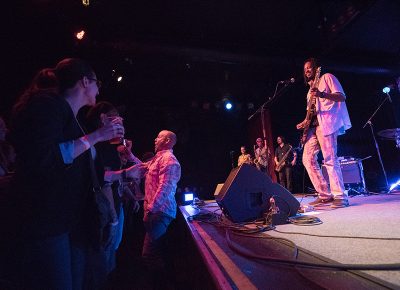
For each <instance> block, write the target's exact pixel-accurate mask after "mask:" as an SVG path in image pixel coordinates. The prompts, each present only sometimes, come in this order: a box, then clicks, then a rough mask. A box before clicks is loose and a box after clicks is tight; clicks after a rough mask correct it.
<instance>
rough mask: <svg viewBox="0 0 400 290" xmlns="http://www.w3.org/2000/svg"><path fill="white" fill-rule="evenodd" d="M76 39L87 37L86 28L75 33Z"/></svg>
mask: <svg viewBox="0 0 400 290" xmlns="http://www.w3.org/2000/svg"><path fill="white" fill-rule="evenodd" d="M75 37H76V39H78V40H82V39H83V38H84V37H85V30H81V31H79V32H77V33H76V34H75Z"/></svg>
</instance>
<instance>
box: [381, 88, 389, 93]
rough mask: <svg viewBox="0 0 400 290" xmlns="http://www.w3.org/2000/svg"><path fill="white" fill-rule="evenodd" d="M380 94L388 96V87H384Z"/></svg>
mask: <svg viewBox="0 0 400 290" xmlns="http://www.w3.org/2000/svg"><path fill="white" fill-rule="evenodd" d="M382 92H384V93H385V94H388V93H389V92H390V88H389V87H384V88H383V89H382Z"/></svg>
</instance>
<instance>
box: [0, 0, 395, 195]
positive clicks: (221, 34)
mask: <svg viewBox="0 0 400 290" xmlns="http://www.w3.org/2000/svg"><path fill="white" fill-rule="evenodd" d="M10 5H12V7H10V8H11V10H9V11H5V13H4V15H6V17H5V18H3V21H4V24H3V25H2V31H3V32H2V44H3V51H4V52H3V57H2V69H1V71H2V85H3V95H2V96H1V107H0V110H1V114H2V115H4V116H5V117H6V119H7V118H8V117H9V112H10V108H11V106H12V104H13V102H14V101H15V98H16V97H17V96H18V95H19V94H20V93H21V91H22V90H23V89H24V88H25V87H26V85H27V84H28V83H29V81H30V79H31V78H32V77H33V75H34V73H35V72H36V71H37V70H39V69H41V68H43V67H53V66H54V65H55V64H56V63H57V62H58V61H59V60H60V59H62V58H64V57H71V56H74V57H81V58H85V59H87V60H89V61H90V62H91V63H92V64H93V65H94V67H95V68H96V71H97V74H98V78H99V79H101V80H102V81H103V83H104V86H103V88H102V90H101V94H100V96H99V99H101V100H108V101H111V102H113V103H114V104H115V105H124V106H126V112H125V115H124V118H125V126H126V129H127V134H126V135H127V137H128V138H130V139H132V140H133V150H134V153H135V154H136V155H137V156H139V157H140V156H141V155H142V154H143V153H144V152H146V151H152V150H153V140H154V138H155V136H156V135H157V133H158V132H159V131H160V130H162V129H170V130H173V131H175V132H176V133H177V135H178V139H179V143H178V144H177V146H176V148H175V153H176V155H177V157H178V159H179V160H180V161H181V164H182V172H183V176H182V180H181V182H180V187H181V188H184V187H187V186H188V187H196V188H197V190H198V191H200V193H201V195H202V196H201V197H204V198H206V197H209V196H210V195H212V193H213V191H214V188H215V186H216V184H217V183H221V182H224V180H225V179H226V177H227V176H228V174H229V171H230V169H231V163H232V162H231V157H230V152H231V151H235V152H234V161H235V163H236V160H237V156H238V155H239V151H240V146H241V145H247V146H248V148H249V149H252V147H253V144H254V143H255V138H256V137H258V136H261V121H260V118H259V114H257V115H255V117H254V118H252V119H251V120H250V121H249V120H248V118H249V116H251V115H252V114H253V113H254V112H255V111H256V110H257V109H258V108H259V107H260V105H261V104H263V103H264V102H266V101H267V100H268V99H269V98H270V97H272V96H273V93H274V91H275V87H276V84H277V82H278V81H280V80H285V79H290V78H291V77H294V78H295V79H296V82H295V83H294V84H291V85H290V86H288V87H287V88H286V89H285V90H284V91H283V92H282V94H281V95H280V96H279V97H277V98H276V99H274V101H273V102H270V103H269V104H268V106H267V108H268V110H269V113H270V124H268V126H269V127H270V128H271V132H270V133H271V135H272V139H273V140H269V143H270V144H271V145H272V144H273V146H274V147H275V146H276V143H275V139H276V136H278V135H284V136H286V137H287V140H288V141H289V142H290V143H292V144H293V145H295V146H297V144H298V140H299V135H300V132H298V131H297V130H296V129H295V125H296V124H297V123H298V122H300V121H301V120H302V119H303V118H304V116H305V94H306V87H305V85H304V83H303V80H302V68H303V61H304V60H305V59H306V58H308V57H310V56H316V57H319V58H320V59H321V61H322V70H323V72H327V71H329V72H331V73H333V74H335V75H336V76H337V77H338V79H339V80H340V82H341V83H342V85H343V88H344V90H345V92H346V95H347V97H348V99H347V106H348V109H349V113H350V118H351V121H352V123H353V128H352V129H350V130H349V131H348V133H347V134H346V135H344V136H342V137H340V138H339V152H338V155H339V156H353V157H355V158H365V157H368V156H372V158H369V159H367V160H365V161H364V162H363V165H364V174H365V177H366V183H367V187H368V189H370V190H376V191H378V190H381V189H382V188H383V187H384V186H385V181H384V179H383V174H382V169H381V167H380V164H379V159H378V158H377V151H376V149H375V146H374V143H373V139H372V135H371V130H370V129H369V127H368V126H367V127H366V128H363V125H364V124H365V122H366V121H367V120H368V118H369V117H370V116H371V115H372V113H373V112H374V110H375V109H376V108H377V107H378V106H379V104H380V103H381V102H382V101H383V100H384V98H385V97H386V95H384V94H383V93H382V88H383V87H384V86H385V85H388V84H393V83H394V80H395V77H397V76H399V75H400V37H399V31H400V17H399V15H400V2H399V1H395V0H393V1H389V0H381V1H368V0H365V1H328V0H321V1H311V0H307V1H239V0H237V1H221V0H219V1H208V0H202V1H190V0H186V1H119V0H113V1H112V0H107V1H106V0H102V1H101V0H99V1H96V0H90V5H89V6H88V7H84V6H83V5H82V2H81V1H79V0H76V1H49V0H30V1H24V2H18V1H17V2H13V3H12V4H10ZM82 29H84V30H85V31H86V35H85V38H84V39H83V40H82V41H78V40H76V38H75V37H74V34H75V33H76V32H77V31H80V30H82ZM119 74H122V75H123V77H124V78H123V81H122V82H120V83H118V82H116V79H115V78H116V76H117V75H119ZM280 88H281V86H280ZM391 96H392V99H393V103H390V102H388V101H386V102H385V103H384V104H383V106H382V107H381V108H380V110H379V111H378V113H377V115H376V116H375V117H374V119H373V124H374V128H375V133H378V132H379V131H380V130H384V129H390V128H399V127H400V124H399V123H396V121H395V116H396V115H397V118H399V117H398V115H399V110H400V109H399V102H400V101H399V94H398V92H391ZM224 98H229V99H230V100H232V101H233V102H234V109H233V110H232V111H229V112H228V111H226V110H224V108H223V106H222V105H223V99H224ZM378 142H379V146H380V148H381V154H382V159H383V163H384V165H385V169H386V171H387V175H388V179H389V183H390V182H394V181H396V180H397V178H399V176H400V172H399V159H400V158H399V157H400V153H399V152H400V150H399V149H397V148H396V147H395V143H394V141H393V140H382V138H378ZM250 151H252V150H250ZM297 175H298V176H297V182H296V192H303V191H304V190H305V189H303V184H302V178H303V168H302V167H301V166H298V168H297ZM305 184H306V185H309V181H308V177H307V176H305Z"/></svg>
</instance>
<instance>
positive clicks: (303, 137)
mask: <svg viewBox="0 0 400 290" xmlns="http://www.w3.org/2000/svg"><path fill="white" fill-rule="evenodd" d="M320 75H321V67H318V68H317V70H316V71H315V78H314V82H313V84H312V86H311V88H310V90H312V89H314V88H317V89H318V84H319V78H320ZM315 102H316V96H312V97H311V98H310V100H309V106H308V108H307V114H306V118H305V121H306V122H305V124H304V126H303V134H302V135H301V138H300V144H301V148H303V146H304V144H305V143H306V140H307V135H308V131H309V130H310V126H311V122H312V120H313V117H314V116H315V109H316V108H315Z"/></svg>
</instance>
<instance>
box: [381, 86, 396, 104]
mask: <svg viewBox="0 0 400 290" xmlns="http://www.w3.org/2000/svg"><path fill="white" fill-rule="evenodd" d="M393 88H394V86H393V85H388V86H386V87H384V88H383V89H382V92H383V93H385V94H386V95H387V98H388V100H389V102H391V103H392V98H391V97H390V95H389V92H390V89H393Z"/></svg>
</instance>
